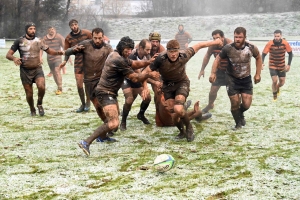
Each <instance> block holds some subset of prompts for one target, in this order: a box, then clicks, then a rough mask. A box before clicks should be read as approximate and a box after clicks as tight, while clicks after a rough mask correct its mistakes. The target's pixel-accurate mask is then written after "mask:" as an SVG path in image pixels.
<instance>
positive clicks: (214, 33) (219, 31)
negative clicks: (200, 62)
mask: <svg viewBox="0 0 300 200" xmlns="http://www.w3.org/2000/svg"><path fill="white" fill-rule="evenodd" d="M217 34H219V35H220V36H221V37H224V32H223V31H221V30H219V29H217V30H214V31H213V32H212V33H211V36H214V35H217Z"/></svg>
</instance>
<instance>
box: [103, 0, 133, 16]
mask: <svg viewBox="0 0 300 200" xmlns="http://www.w3.org/2000/svg"><path fill="white" fill-rule="evenodd" d="M103 4H104V6H103V7H105V8H106V9H105V10H106V11H107V13H106V14H107V15H113V16H120V15H125V14H126V15H127V14H128V13H130V4H129V3H128V2H127V1H119V0H104V3H103Z"/></svg>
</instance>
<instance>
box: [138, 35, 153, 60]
mask: <svg viewBox="0 0 300 200" xmlns="http://www.w3.org/2000/svg"><path fill="white" fill-rule="evenodd" d="M150 51H151V42H150V41H149V40H148V39H142V40H141V41H140V43H139V53H140V54H142V56H147V55H150Z"/></svg>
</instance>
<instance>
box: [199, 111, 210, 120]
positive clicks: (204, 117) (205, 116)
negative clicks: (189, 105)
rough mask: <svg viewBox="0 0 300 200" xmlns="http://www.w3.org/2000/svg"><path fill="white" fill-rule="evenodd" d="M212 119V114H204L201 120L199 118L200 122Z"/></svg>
mask: <svg viewBox="0 0 300 200" xmlns="http://www.w3.org/2000/svg"><path fill="white" fill-rule="evenodd" d="M211 117H212V114H211V113H209V112H208V113H205V114H202V118H201V121H203V120H207V119H209V118H211Z"/></svg>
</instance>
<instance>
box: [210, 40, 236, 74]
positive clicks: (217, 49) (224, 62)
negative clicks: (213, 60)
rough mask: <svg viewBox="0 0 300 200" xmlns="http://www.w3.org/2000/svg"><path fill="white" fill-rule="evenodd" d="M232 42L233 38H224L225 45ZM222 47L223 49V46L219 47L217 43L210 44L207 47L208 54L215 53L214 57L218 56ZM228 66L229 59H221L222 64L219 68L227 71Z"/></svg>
mask: <svg viewBox="0 0 300 200" xmlns="http://www.w3.org/2000/svg"><path fill="white" fill-rule="evenodd" d="M230 43H232V40H231V39H228V38H224V42H223V47H224V46H225V45H226V44H230ZM221 49H222V47H219V46H217V45H214V46H210V47H208V49H207V54H208V55H209V56H211V55H214V57H217V55H219V53H220V51H221ZM227 66H228V60H227V59H221V60H220V64H219V65H218V69H220V70H223V71H225V70H226V69H227Z"/></svg>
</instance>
